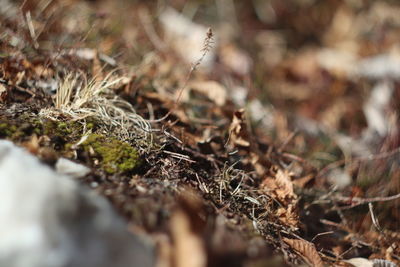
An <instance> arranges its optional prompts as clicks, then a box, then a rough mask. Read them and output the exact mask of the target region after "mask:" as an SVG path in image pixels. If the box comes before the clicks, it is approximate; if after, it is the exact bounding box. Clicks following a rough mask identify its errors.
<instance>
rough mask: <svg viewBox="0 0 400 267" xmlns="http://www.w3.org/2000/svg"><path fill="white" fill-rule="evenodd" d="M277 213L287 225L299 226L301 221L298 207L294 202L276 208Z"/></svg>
mask: <svg viewBox="0 0 400 267" xmlns="http://www.w3.org/2000/svg"><path fill="white" fill-rule="evenodd" d="M276 215H277V216H278V218H279V220H280V221H281V222H282V223H284V224H285V225H287V226H290V227H292V228H293V229H295V228H297V225H298V223H299V216H298V215H297V212H296V207H295V205H293V204H289V205H287V206H286V207H280V208H278V209H277V210H276Z"/></svg>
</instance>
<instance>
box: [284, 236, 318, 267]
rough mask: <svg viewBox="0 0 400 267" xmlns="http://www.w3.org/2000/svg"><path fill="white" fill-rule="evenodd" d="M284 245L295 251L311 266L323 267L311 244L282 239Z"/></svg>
mask: <svg viewBox="0 0 400 267" xmlns="http://www.w3.org/2000/svg"><path fill="white" fill-rule="evenodd" d="M283 241H285V243H286V244H288V245H289V246H290V247H291V248H292V249H294V250H295V251H297V252H298V253H299V254H300V255H301V256H302V257H303V258H304V259H305V260H306V261H307V263H308V264H310V265H311V266H315V267H323V266H324V264H323V263H322V259H321V257H320V256H319V254H318V252H317V250H316V249H315V246H314V244H313V243H310V242H307V241H305V240H301V239H289V238H283Z"/></svg>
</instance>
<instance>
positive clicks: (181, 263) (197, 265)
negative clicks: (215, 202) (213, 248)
mask: <svg viewBox="0 0 400 267" xmlns="http://www.w3.org/2000/svg"><path fill="white" fill-rule="evenodd" d="M184 192H185V193H184V194H183V195H181V196H180V201H179V202H180V208H179V209H178V210H176V211H175V213H174V214H173V215H172V217H171V221H170V230H171V235H172V239H173V243H174V251H173V263H174V264H173V266H176V267H205V266H206V265H207V253H206V248H205V244H204V241H203V238H202V234H203V230H204V229H203V228H204V222H203V220H202V219H201V218H200V217H199V213H201V210H202V202H201V201H200V199H199V197H198V196H197V195H196V194H195V193H194V192H193V191H191V190H190V189H187V190H185V191H184Z"/></svg>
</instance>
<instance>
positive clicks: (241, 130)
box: [229, 109, 250, 147]
mask: <svg viewBox="0 0 400 267" xmlns="http://www.w3.org/2000/svg"><path fill="white" fill-rule="evenodd" d="M229 143H230V144H232V145H239V146H242V147H249V146H250V142H249V141H248V132H247V129H246V124H245V116H244V109H239V110H237V111H235V113H234V114H233V119H232V123H231V125H230V126H229Z"/></svg>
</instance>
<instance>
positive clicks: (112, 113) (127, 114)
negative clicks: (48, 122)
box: [40, 72, 153, 150]
mask: <svg viewBox="0 0 400 267" xmlns="http://www.w3.org/2000/svg"><path fill="white" fill-rule="evenodd" d="M123 79H125V77H115V75H114V72H110V73H108V75H107V76H106V77H105V78H104V79H103V80H101V81H99V80H98V79H96V77H93V78H91V79H90V80H88V79H87V77H86V76H85V75H84V74H73V73H69V74H67V75H66V77H65V78H64V79H63V80H62V81H61V82H60V85H59V87H58V90H57V92H56V95H55V101H54V108H46V109H42V110H41V111H40V115H41V116H43V117H46V118H50V119H52V120H58V119H59V118H60V117H61V116H67V117H68V119H70V120H74V121H83V122H84V123H85V121H86V118H89V117H90V118H94V119H95V121H96V122H98V124H99V125H97V126H98V127H99V128H100V129H101V130H102V131H103V132H105V133H111V132H112V133H113V134H114V135H116V136H117V137H118V138H120V139H121V140H125V141H131V142H132V141H135V142H138V141H139V140H140V141H142V142H140V148H143V149H145V150H148V149H149V148H150V147H151V145H152V141H153V140H152V135H151V126H150V124H149V122H148V121H146V120H145V119H143V118H142V117H141V116H139V115H138V114H137V113H136V111H135V109H134V108H133V106H132V105H131V104H130V103H129V102H127V101H125V100H123V99H121V98H120V97H118V96H117V95H116V94H115V93H114V91H113V88H115V87H116V86H118V85H119V84H120V83H121V82H122V80H123Z"/></svg>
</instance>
